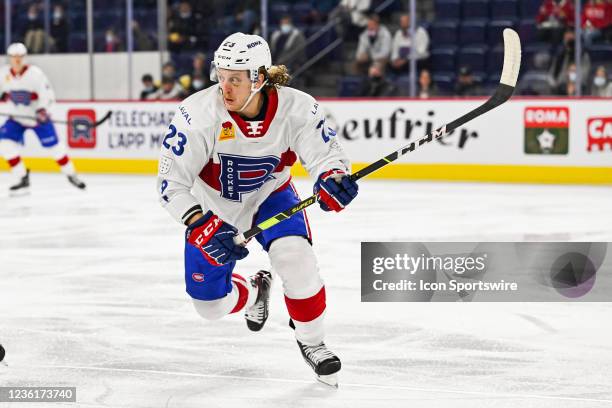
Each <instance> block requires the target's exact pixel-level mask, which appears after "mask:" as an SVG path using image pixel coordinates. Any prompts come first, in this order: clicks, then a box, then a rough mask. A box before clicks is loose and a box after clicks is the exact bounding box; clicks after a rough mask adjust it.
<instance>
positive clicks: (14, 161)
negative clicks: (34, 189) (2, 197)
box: [0, 119, 30, 193]
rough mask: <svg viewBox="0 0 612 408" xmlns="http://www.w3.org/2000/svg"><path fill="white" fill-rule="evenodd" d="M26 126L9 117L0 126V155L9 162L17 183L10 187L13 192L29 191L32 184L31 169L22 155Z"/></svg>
mask: <svg viewBox="0 0 612 408" xmlns="http://www.w3.org/2000/svg"><path fill="white" fill-rule="evenodd" d="M24 131H25V128H24V127H23V126H22V125H20V124H19V123H17V122H15V121H13V120H11V119H9V120H7V121H6V122H5V123H4V125H2V127H0V155H2V157H3V158H4V159H5V160H6V161H7V162H8V164H9V166H10V168H11V173H12V174H13V176H14V177H16V178H17V183H16V184H15V185H13V186H11V187H10V191H11V192H12V193H19V192H25V191H27V189H28V187H29V186H30V177H29V170H28V169H26V167H25V165H24V163H23V159H22V157H21V147H22V145H23V132H24Z"/></svg>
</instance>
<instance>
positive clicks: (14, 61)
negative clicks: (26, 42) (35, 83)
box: [9, 55, 23, 71]
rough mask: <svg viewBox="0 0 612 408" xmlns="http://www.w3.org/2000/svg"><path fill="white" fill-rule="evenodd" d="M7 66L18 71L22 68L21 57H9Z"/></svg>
mask: <svg viewBox="0 0 612 408" xmlns="http://www.w3.org/2000/svg"><path fill="white" fill-rule="evenodd" d="M9 64H10V65H11V68H13V69H14V70H16V71H20V70H21V68H23V57H22V56H21V55H14V56H11V57H9Z"/></svg>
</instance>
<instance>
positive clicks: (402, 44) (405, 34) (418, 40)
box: [391, 14, 429, 73]
mask: <svg viewBox="0 0 612 408" xmlns="http://www.w3.org/2000/svg"><path fill="white" fill-rule="evenodd" d="M413 46H414V47H415V50H416V59H417V69H419V70H421V69H423V68H425V67H426V66H427V65H428V64H427V62H428V59H429V34H427V31H426V30H425V29H424V28H423V27H417V28H416V30H415V39H414V41H413V39H412V38H411V36H410V14H403V15H402V16H401V17H400V28H399V30H397V31H396V32H395V35H394V36H393V44H392V46H391V69H392V70H393V71H394V72H396V73H399V72H405V71H408V70H409V69H410V64H409V62H410V50H411V47H413Z"/></svg>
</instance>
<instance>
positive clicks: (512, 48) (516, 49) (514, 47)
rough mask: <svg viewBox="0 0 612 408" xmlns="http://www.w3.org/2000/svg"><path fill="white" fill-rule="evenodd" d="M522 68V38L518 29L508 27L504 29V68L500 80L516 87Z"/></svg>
mask: <svg viewBox="0 0 612 408" xmlns="http://www.w3.org/2000/svg"><path fill="white" fill-rule="evenodd" d="M520 68H521V39H520V38H519V35H518V34H517V32H516V31H514V30H512V29H511V28H506V29H505V30H504V68H503V69H502V75H501V80H500V81H499V82H501V83H502V84H504V85H509V86H511V87H515V86H516V81H517V79H518V75H519V70H520Z"/></svg>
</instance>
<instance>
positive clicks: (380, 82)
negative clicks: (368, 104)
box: [360, 64, 395, 97]
mask: <svg viewBox="0 0 612 408" xmlns="http://www.w3.org/2000/svg"><path fill="white" fill-rule="evenodd" d="M394 94H395V86H393V84H392V83H391V82H390V81H389V80H388V79H387V78H385V76H384V71H383V69H382V68H381V67H380V65H379V64H372V65H371V66H370V68H369V70H368V78H367V79H366V81H365V82H364V84H363V88H362V89H361V92H360V96H370V97H375V96H392V95H394Z"/></svg>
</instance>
